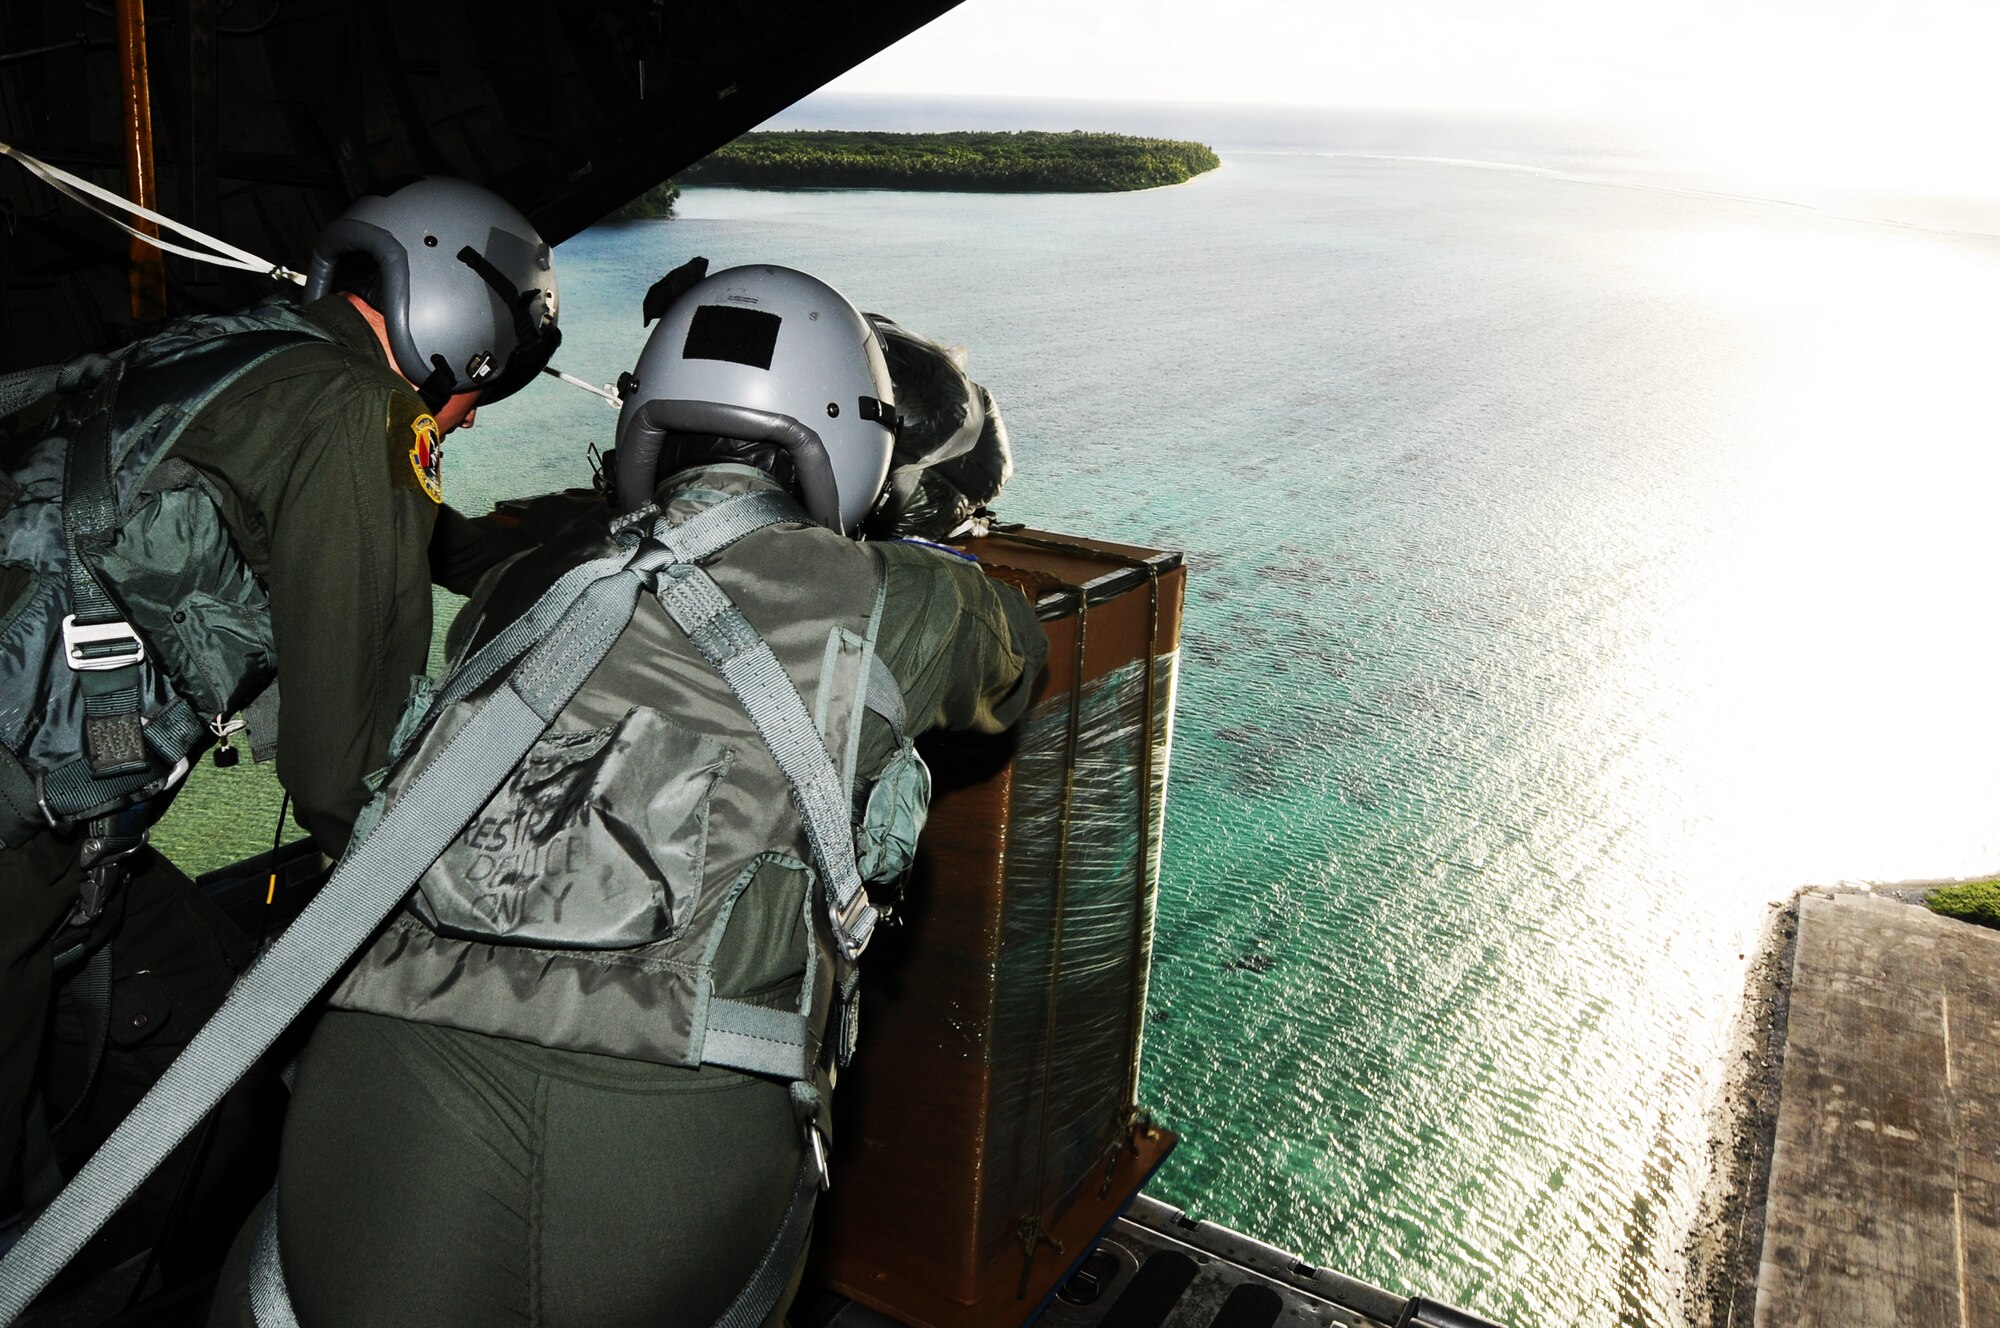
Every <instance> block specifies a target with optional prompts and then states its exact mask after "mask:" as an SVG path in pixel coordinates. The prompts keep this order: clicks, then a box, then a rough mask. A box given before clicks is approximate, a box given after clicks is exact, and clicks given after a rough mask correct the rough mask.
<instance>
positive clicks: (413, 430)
mask: <svg viewBox="0 0 2000 1328" xmlns="http://www.w3.org/2000/svg"><path fill="white" fill-rule="evenodd" d="M388 435H389V472H390V474H391V476H392V477H393V478H394V480H395V482H396V484H397V485H398V486H399V487H407V488H413V489H421V490H423V493H424V496H425V497H427V498H429V499H430V500H431V501H432V502H434V503H442V502H443V501H444V469H443V468H444V435H443V434H442V433H441V432H439V430H438V426H437V421H436V420H435V419H433V418H431V414H430V412H429V411H427V410H425V409H424V408H423V403H421V402H419V401H415V400H412V399H411V398H409V397H405V396H402V395H400V394H398V395H395V396H392V397H390V398H389V429H388Z"/></svg>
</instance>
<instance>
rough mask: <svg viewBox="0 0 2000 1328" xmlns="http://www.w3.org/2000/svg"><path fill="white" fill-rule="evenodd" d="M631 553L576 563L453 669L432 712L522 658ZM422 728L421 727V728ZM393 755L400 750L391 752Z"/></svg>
mask: <svg viewBox="0 0 2000 1328" xmlns="http://www.w3.org/2000/svg"><path fill="white" fill-rule="evenodd" d="M629 556H630V555H629V554H626V553H620V554H617V555H615V556H613V557H608V558H599V559H597V560H596V561H594V562H588V563H584V564H583V565H582V566H580V567H573V568H571V569H570V570H569V571H567V572H565V573H563V575H562V576H561V577H560V578H559V579H558V580H557V581H556V583H555V584H554V585H552V586H550V587H549V588H548V589H547V590H545V591H543V592H542V597H541V598H540V599H538V600H536V601H535V605H534V607H533V608H531V609H529V610H528V611H527V612H526V613H524V614H522V615H521V616H520V617H518V618H516V619H515V620H514V621H513V622H511V623H509V624H507V626H506V628H505V630H503V631H502V632H501V633H500V634H499V635H498V636H495V637H494V638H493V639H492V640H491V641H488V642H487V643H486V644H485V645H483V646H481V647H480V648H479V649H477V650H475V651H473V652H472V654H471V655H469V656H467V657H466V659H465V660H463V661H462V662H461V663H460V664H459V666H458V667H457V668H455V669H453V670H452V671H451V675H450V676H449V677H447V678H446V679H445V680H444V684H443V686H442V687H440V688H439V689H438V693H437V695H436V697H435V698H434V699H433V700H432V701H431V706H430V713H431V714H433V715H435V714H438V713H439V712H441V711H442V710H443V709H444V708H445V707H446V706H448V705H450V704H452V703H453V702H454V701H459V700H462V699H463V698H465V697H468V696H470V695H472V694H473V693H474V692H476V691H478V690H479V689H480V688H481V687H484V686H485V685H486V684H487V683H489V682H491V681H492V680H493V678H494V677H495V676H496V675H497V674H498V673H499V672H500V670H502V669H504V668H506V667H507V666H508V665H509V664H512V663H513V662H514V661H515V660H516V659H519V658H520V657H521V655H522V653H523V652H525V651H526V650H527V649H528V648H529V647H530V646H532V645H534V644H535V642H537V641H539V640H541V639H542V638H543V637H545V636H547V635H548V634H549V632H550V631H551V630H552V629H553V628H554V627H555V625H556V622H557V621H558V620H559V619H560V618H561V617H562V616H563V614H565V613H567V612H568V611H569V607H570V605H572V604H574V603H575V602H576V597H577V596H578V595H580V594H582V593H583V591H584V588H585V587H586V586H588V585H590V583H591V582H593V581H596V580H598V579H599V578H601V577H605V576H609V575H611V574H613V573H615V572H617V571H618V570H619V569H621V568H623V567H624V566H625V562H626V559H627V558H628V557H629ZM420 731H421V730H419V732H420ZM390 755H391V756H392V757H393V756H395V755H397V753H393V752H392V753H390Z"/></svg>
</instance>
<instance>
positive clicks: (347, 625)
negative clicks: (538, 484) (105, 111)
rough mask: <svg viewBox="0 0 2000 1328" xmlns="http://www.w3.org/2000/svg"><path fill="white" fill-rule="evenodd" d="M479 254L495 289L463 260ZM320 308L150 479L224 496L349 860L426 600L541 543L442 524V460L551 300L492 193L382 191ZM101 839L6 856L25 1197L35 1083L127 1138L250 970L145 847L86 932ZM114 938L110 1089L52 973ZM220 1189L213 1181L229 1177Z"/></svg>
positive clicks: (317, 268)
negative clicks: (128, 1121) (83, 867)
mask: <svg viewBox="0 0 2000 1328" xmlns="http://www.w3.org/2000/svg"><path fill="white" fill-rule="evenodd" d="M427 240H428V241H429V242H428V243H427V242H426V241H427ZM471 245H476V246H477V248H476V249H474V250H472V251H473V252H475V253H478V254H479V255H480V257H481V259H482V261H483V262H485V263H486V264H487V265H488V266H489V267H490V268H491V269H492V271H491V272H490V273H489V272H482V271H480V270H478V269H477V267H475V266H473V265H470V264H468V263H466V262H464V261H454V258H455V256H456V254H457V252H458V251H459V250H460V249H464V248H468V246H471ZM440 256H442V257H440ZM494 276H498V277H499V278H500V279H501V280H503V281H511V282H512V283H514V284H516V285H517V286H518V287H521V288H524V289H526V288H533V290H534V291H536V292H538V293H539V294H538V296H537V298H536V300H535V301H534V304H533V307H532V309H530V308H528V307H527V306H525V305H523V306H520V308H521V314H520V316H519V317H516V316H515V310H514V308H510V307H509V305H508V304H507V303H506V302H504V301H502V300H500V299H497V298H495V296H494V295H493V293H492V285H493V281H492V278H493V277H494ZM307 297H308V300H307V303H306V304H305V305H304V306H303V308H301V309H299V310H297V311H296V312H295V313H291V314H289V315H288V320H287V326H289V327H295V328H302V329H304V330H305V331H306V332H308V333H309V335H308V336H307V337H305V338H303V339H302V340H301V344H298V345H295V346H291V347H289V348H287V349H284V350H281V351H280V352H279V353H277V354H276V355H275V356H273V357H271V358H269V359H268V360H266V361H264V362H263V363H261V364H259V365H257V367H255V368H253V369H251V370H250V371H249V372H248V373H247V374H245V375H243V376H242V377H240V378H238V379H237V380H236V381H234V382H233V383H231V384H230V385H229V386H228V387H227V388H226V389H225V390H224V391H223V393H222V394H221V395H219V396H218V397H217V398H216V399H215V400H213V401H212V402H210V403H209V404H208V405H207V406H206V407H205V408H203V409H202V410H200V412H199V413H198V414H197V415H196V416H195V418H194V419H193V420H192V421H191V422H190V423H189V424H188V426H187V427H186V429H185V431H184V432H182V433H181V435H180V436H179V438H178V439H177V440H176V441H175V442H174V443H173V444H172V446H171V448H170V449H169V451H168V454H167V457H166V458H164V459H163V460H164V461H169V462H173V463H179V467H178V469H176V470H174V471H171V472H166V471H163V468H162V467H161V466H159V465H156V467H155V470H154V472H153V473H154V474H155V475H160V474H162V473H173V474H177V475H179V476H181V477H182V479H181V481H180V482H182V483H194V484H198V485H200V486H201V487H202V488H203V489H204V490H205V491H206V493H207V495H208V497H209V498H210V499H212V501H213V502H214V504H215V506H216V507H217V509H219V512H220V515H221V518H222V521H223V523H224V525H225V526H226V529H227V533H228V536H229V540H230V542H231V543H232V544H233V546H234V551H235V553H236V555H238V556H240V559H241V561H242V562H243V563H244V564H247V566H248V568H249V570H250V571H251V572H252V573H254V575H255V577H256V578H257V580H258V581H259V582H260V583H261V585H262V586H263V588H264V589H265V590H266V591H267V592H268V596H269V605H270V608H269V616H270V621H269V634H270V640H271V641H272V642H273V643H274V644H275V646H276V652H277V655H278V657H279V660H280V665H281V666H280V670H279V672H280V677H281V687H280V691H279V704H278V728H279V732H280V734H281V735H282V742H281V744H280V746H279V750H278V755H277V771H278V775H279V778H280V780H281V781H282V782H283V784H284V785H285V787H286V789H287V791H288V792H289V793H290V794H291V796H292V800H293V806H294V808H295V809H296V814H297V817H298V820H299V821H300V823H301V824H303V825H304V826H305V827H306V829H307V830H309V831H310V832H311V833H312V835H313V837H314V839H315V841H316V842H317V844H318V846H319V847H320V848H321V850H322V851H323V852H325V853H327V854H328V855H330V856H336V857H337V856H338V855H339V854H340V852H341V851H342V849H343V848H344V847H345V845H346V843H347V840H348V837H349V834H350V832H351V830H352V828H353V825H354V821H355V817H356V816H357V814H358V813H359V812H360V810H361V807H362V805H363V803H364V802H365V801H366V800H367V797H368V790H367V787H366V778H367V776H368V775H369V774H370V773H371V772H372V771H374V770H375V769H377V768H379V766H380V765H381V764H382V763H383V761H384V759H385V756H386V752H387V749H388V742H389V736H390V729H391V727H392V725H393V723H394V719H395V713H396V710H397V707H398V704H399V703H400V701H401V699H402V697H403V695H404V693H405V692H406V690H407V688H408V684H409V679H410V677H411V676H412V675H414V674H418V673H421V672H422V671H423V669H424V667H425V663H426V659H427V657H428V654H429V649H430V636H431V623H432V612H431V589H430V588H431V584H432V583H433V581H435V582H436V583H437V584H440V585H444V586H446V587H447V588H454V589H459V590H461V591H464V590H469V589H471V587H472V585H473V584H474V583H475V582H476V580H477V578H478V576H479V574H480V573H481V572H482V571H483V570H485V569H486V568H487V567H490V566H491V565H493V564H494V563H496V562H498V561H500V560H501V559H502V558H505V557H507V556H509V555H511V554H513V553H516V552H519V551H520V550H521V549H522V548H523V547H525V546H526V544H527V543H529V541H527V540H526V538H525V536H523V535H522V534H521V532H519V531H518V530H513V529H509V528H508V527H507V526H506V524H505V523H504V522H503V521H500V520H496V519H479V520H474V519H470V518H467V517H465V516H462V515H461V514H459V513H458V512H456V511H454V510H453V509H452V508H450V507H447V506H445V505H444V504H443V492H442V487H441V471H440V464H441V461H442V448H443V444H444V439H445V436H446V435H447V434H449V433H450V432H451V431H452V430H453V429H455V428H458V427H462V426H467V425H470V424H471V423H472V420H473V416H474V412H475V410H476V409H477V408H478V407H479V406H481V405H490V404H491V403H492V402H493V401H494V400H497V399H498V398H500V397H503V396H505V395H507V394H508V393H509V392H511V391H513V390H515V389H516V388H518V387H519V386H521V385H522V384H523V383H525V382H527V381H529V380H530V379H531V378H532V377H533V376H534V375H535V374H536V373H537V372H538V371H539V369H540V367H541V366H542V365H543V364H545V363H546V362H547V359H548V355H549V352H550V350H551V349H552V347H553V344H554V342H555V341H556V339H557V336H556V332H555V322H554V318H555V300H556V286H555V279H554V272H553V268H552V266H551V262H550V255H549V250H548V247H547V246H546V245H544V244H543V243H542V242H541V240H540V237H539V236H537V235H536V234H535V232H534V229H533V227H532V226H531V225H530V223H529V222H528V221H527V220H526V218H524V217H522V216H521V215H520V213H518V212H517V211H515V210H514V209H513V208H512V207H510V206H509V205H507V204H506V203H505V202H504V201H502V200H501V199H499V198H498V197H497V196H495V195H493V194H491V193H489V192H488V191H486V190H484V189H481V188H479V187H477V186H473V185H469V184H466V183H464V182H461V181H455V180H448V179H436V178H433V179H426V180H417V181H412V182H410V183H408V184H405V185H403V186H401V187H399V188H396V189H392V190H390V191H388V192H386V193H382V194H370V195H366V196H364V197H363V198H362V199H360V200H357V201H356V203H355V204H354V205H353V206H351V207H350V208H349V209H348V211H347V212H346V213H345V214H343V215H342V216H341V217H340V218H338V219H336V220H335V221H334V222H332V223H330V224H329V225H328V226H327V228H326V230H325V231H324V232H323V233H322V236H321V238H320V240H319V242H318V244H317V245H316V247H315V251H314V270H313V276H312V281H311V283H310V285H309V287H308V290H307ZM232 317H239V318H240V317H245V316H232ZM249 317H250V319H251V321H252V322H253V323H254V322H255V317H254V311H253V313H252V314H251V315H249ZM481 355H484V356H486V362H485V363H483V364H482V363H480V362H479V359H478V357H479V356H481ZM468 364H470V365H471V366H472V369H471V371H470V372H468V371H467V370H466V368H465V366H467V365H468ZM0 598H4V597H0ZM127 607H128V611H129V612H131V614H132V617H133V618H134V626H135V627H136V628H138V629H139V630H140V632H141V635H142V636H144V635H148V634H150V633H153V632H169V631H172V630H173V622H177V621H178V620H179V618H180V608H179V607H178V606H175V607H174V608H173V610H172V612H171V613H170V614H165V616H167V617H169V618H170V619H171V620H172V621H171V622H157V623H155V622H141V621H138V619H139V617H140V614H139V611H138V610H137V609H136V608H133V607H132V606H130V605H128V606H127ZM162 612H163V613H165V610H164V608H163V609H162ZM83 834H84V830H83V827H82V826H80V825H67V826H61V827H57V828H52V829H49V830H47V831H45V832H43V833H42V834H40V835H39V836H38V837H36V838H33V839H31V840H29V841H28V842H27V843H26V844H25V845H22V846H21V847H19V848H17V849H13V850H5V851H0V1178H4V1176H5V1174H6V1173H7V1172H8V1171H9V1169H10V1168H11V1167H13V1165H14V1162H15V1159H16V1158H17V1157H21V1158H22V1159H23V1162H24V1164H25V1165H23V1166H21V1167H19V1168H16V1169H15V1175H16V1178H17V1179H18V1181H19V1182H20V1185H21V1186H22V1188H23V1190H24V1191H25V1192H26V1193H27V1194H28V1196H29V1197H31V1198H32V1197H34V1196H35V1191H36V1190H37V1188H38V1187H40V1188H42V1189H44V1190H45V1189H46V1186H47V1185H48V1184H49V1183H50V1182H51V1181H52V1180H53V1177H52V1176H51V1175H50V1174H49V1173H48V1166H49V1162H50V1159H49V1158H48V1157H47V1155H46V1153H45V1152H43V1153H42V1155H41V1156H39V1157H32V1158H30V1157H24V1156H23V1154H22V1140H23V1126H24V1120H25V1119H26V1116H27V1113H28V1111H29V1107H30V1104H31V1102H32V1099H33V1089H34V1086H35V1083H36V1081H37V1077H38V1066H40V1067H42V1069H41V1072H40V1073H41V1074H42V1075H43V1076H47V1075H50V1074H53V1076H54V1079H55V1082H53V1083H51V1084H50V1085H49V1092H48V1094H47V1098H48V1103H49V1108H48V1109H49V1111H50V1114H51V1115H53V1114H56V1113H60V1112H62V1111H63V1110H64V1107H65V1105H66V1104H67V1103H68V1102H69V1101H70V1099H71V1098H72V1097H73V1096H74V1094H75V1093H76V1092H77V1091H78V1090H80V1089H81V1088H82V1087H83V1085H84V1084H85V1083H87V1082H92V1076H93V1075H94V1087H93V1088H91V1090H90V1094H89V1097H90V1101H88V1102H86V1103H82V1104H81V1105H83V1106H84V1107H85V1108H86V1110H85V1111H84V1112H83V1113H82V1114H81V1116H80V1117H79V1118H80V1119H82V1120H83V1121H84V1123H85V1124H86V1125H87V1126H96V1127H108V1125H109V1124H111V1123H113V1122H115V1121H116V1119H117V1118H118V1117H119V1116H120V1115H122V1114H123V1112H124V1111H125V1110H126V1109H127V1108H129V1107H130V1105H131V1104H132V1103H133V1102H134V1101H136V1099H137V1098H138V1097H139V1096H140V1095H141V1094H142V1093H143V1092H144V1090H145V1089H146V1088H147V1087H148V1086H149V1085H150V1083H151V1082H152V1080H153V1079H155V1078H156V1077H157V1076H158V1075H159V1073H160V1072H161V1071H162V1070H163V1069H164V1068H165V1067H166V1065H167V1064H169V1063H170V1062H171V1061H172V1059H173V1058H174V1056H175V1055H176V1054H177V1053H178V1051H179V1049H180V1048H181V1047H182V1046H183V1045H184V1044H185V1043H186V1041H187V1039H188V1038H189V1037H190V1036H192V1034H193V1033H194V1032H195V1030H196V1029H198V1028H199V1027H200V1026H201V1024H202V1022H203V1021H204V1020H205V1019H206V1018H207V1017H208V1015H209V1014H210V1013H212V1012H213V1010H214V1008H215V1007H216V1006H217V1005H218V1004H219V1003H220V1001H221V999H222V997H223V995H224V994H225V993H226V991H227V989H228V986H229V984H230V983H231V981H232V980H233V978H234V976H235V974H236V972H237V971H239V970H240V969H241V968H242V967H243V966H244V965H245V964H246V963H247V962H248V960H249V958H250V956H251V945H250V942H249V940H248V939H247V938H246V937H244V936H243V935H242V933H241V932H240V931H239V930H238V929H237V928H236V927H235V926H233V925H232V924H231V923H230V922H229V921H228V920H227V919H226V918H225V917H224V916H223V915H222V914H221V913H220V911H219V910H217V909H216V908H215V906H214V905H213V904H212V903H210V902H209V901H208V900H207V899H206V898H205V897H204V896H203V895H202V894H201V892H199V891H198V890H196V889H194V888H193V886H192V884H191V882H189V881H188V879H187V877H186V876H185V875H183V874H182V873H181V872H179V871H178V870H176V869H175V868H174V866H173V865H172V864H171V863H170V862H168V861H166V860H165V859H164V858H163V857H161V856H160V855H158V854H157V853H154V852H153V851H151V850H150V849H141V850H139V851H138V852H137V853H135V854H134V855H133V857H132V858H131V860H130V863H131V865H130V869H129V871H128V872H127V873H126V877H125V880H124V882H123V884H122V886H120V887H119V888H118V889H117V890H115V892H112V893H111V894H110V896H109V898H108V899H107V901H106V902H105V904H104V906H103V909H102V912H101V913H99V914H98V915H96V916H94V917H85V916H82V915H81V911H80V909H79V898H78V892H79V885H80V883H81V880H82V872H81V871H80V869H79V864H78V841H79V839H80V838H81V837H82V836H83ZM107 942H109V943H111V947H110V954H111V993H110V1030H109V1042H108V1047H107V1049H106V1052H105V1054H104V1055H103V1058H102V1061H101V1067H100V1068H95V1069H93V1068H92V1067H90V1066H89V1065H87V1064H84V1063H83V1062H85V1060H86V1057H85V1056H84V1055H83V1054H82V1051H81V1044H82V1042H83V1041H84V1040H85V1038H84V1034H83V1032H82V1030H81V1027H80V1020H78V1019H75V1018H72V1017H71V1016H70V1013H69V1012H68V1011H67V1010H65V1011H64V1012H63V1013H62V1016H61V1017H59V1018H57V1019H55V1020H54V1021H53V1033H52V1032H51V1028H52V1020H51V1007H52V1005H54V1004H55V1001H54V991H55V987H56V985H57V976H56V974H55V972H54V970H53V965H54V961H55V958H56V956H57V955H58V954H59V953H61V952H63V951H66V950H73V949H74V948H75V947H77V946H78V945H79V944H80V945H81V947H82V949H83V950H84V951H86V952H88V951H93V950H95V949H96V948H97V947H99V946H102V945H105V944H106V943H107ZM52 1037H53V1045H51V1038H52ZM54 1123H55V1122H54V1121H53V1120H52V1119H51V1120H47V1121H45V1122H44V1124H51V1125H52V1124H54ZM85 1132H88V1131H85ZM227 1133H228V1132H227V1131H224V1132H223V1135H224V1136H226V1135H227ZM44 1138H45V1136H44ZM34 1142H35V1141H34V1140H32V1139H31V1140H30V1143H31V1145H32V1144H33V1143H34ZM36 1151H38V1152H40V1151H41V1150H36ZM186 1151H187V1150H183V1152H184V1153H185V1152H186ZM226 1169H227V1166H226V1162H217V1163H212V1164H211V1174H214V1173H219V1172H222V1171H225V1170H226ZM176 1181H177V1176H176V1168H175V1166H174V1165H173V1164H171V1163H170V1164H169V1166H168V1168H167V1169H166V1170H165V1171H163V1172H162V1173H161V1176H160V1177H158V1178H156V1180H155V1181H154V1182H153V1184H152V1185H150V1186H149V1187H148V1190H147V1191H146V1192H145V1193H146V1194H148V1195H150V1196H153V1197H154V1198H155V1199H156V1200H157V1198H158V1197H160V1196H163V1195H166V1194H171V1193H172V1190H173V1187H174V1185H175V1184H176ZM6 1197H7V1191H6V1187H5V1186H0V1201H4V1199H5V1198H6ZM0 1207H5V1204H4V1202H0ZM140 1207H141V1208H143V1207H145V1205H144V1204H143V1203H142V1205H140ZM153 1216H155V1217H156V1216H157V1213H154V1214H153ZM227 1220H228V1223H229V1226H230V1228H231V1229H232V1230H233V1227H234V1222H235V1219H234V1218H230V1219H227ZM225 1235H226V1233H225Z"/></svg>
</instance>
